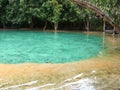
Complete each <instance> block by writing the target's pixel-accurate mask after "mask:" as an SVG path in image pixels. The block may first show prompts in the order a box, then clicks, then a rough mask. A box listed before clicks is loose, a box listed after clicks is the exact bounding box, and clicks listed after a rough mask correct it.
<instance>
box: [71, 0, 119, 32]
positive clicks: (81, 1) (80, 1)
mask: <svg viewBox="0 0 120 90" xmlns="http://www.w3.org/2000/svg"><path fill="white" fill-rule="evenodd" d="M72 1H73V2H75V3H76V4H77V5H78V6H82V7H85V8H88V9H90V10H92V11H94V12H96V13H97V14H98V15H99V16H100V17H101V18H103V20H105V21H107V22H108V23H110V24H111V25H112V26H113V27H115V28H116V31H117V32H118V33H120V26H119V25H118V24H117V23H115V22H114V21H113V20H112V19H111V18H110V17H109V16H107V15H106V14H105V13H104V12H103V11H102V10H100V9H99V8H98V7H96V6H95V5H92V4H90V3H88V2H86V1H84V0H72Z"/></svg>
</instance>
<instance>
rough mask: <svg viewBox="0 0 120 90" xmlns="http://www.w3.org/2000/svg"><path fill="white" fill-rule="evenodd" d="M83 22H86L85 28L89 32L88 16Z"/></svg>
mask: <svg viewBox="0 0 120 90" xmlns="http://www.w3.org/2000/svg"><path fill="white" fill-rule="evenodd" d="M85 21H86V26H85V28H86V30H87V31H89V30H90V22H89V16H87V17H86V18H85Z"/></svg>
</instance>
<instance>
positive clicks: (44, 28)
mask: <svg viewBox="0 0 120 90" xmlns="http://www.w3.org/2000/svg"><path fill="white" fill-rule="evenodd" d="M46 27H47V20H46V21H45V25H44V27H43V31H45V30H46Z"/></svg>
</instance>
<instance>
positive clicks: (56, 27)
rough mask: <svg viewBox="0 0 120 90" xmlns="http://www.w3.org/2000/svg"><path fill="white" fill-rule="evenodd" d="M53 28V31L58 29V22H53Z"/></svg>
mask: <svg viewBox="0 0 120 90" xmlns="http://www.w3.org/2000/svg"><path fill="white" fill-rule="evenodd" d="M54 30H55V32H57V30H58V22H54Z"/></svg>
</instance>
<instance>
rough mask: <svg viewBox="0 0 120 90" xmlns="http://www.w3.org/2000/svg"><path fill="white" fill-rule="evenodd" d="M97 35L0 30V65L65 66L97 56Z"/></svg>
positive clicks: (99, 47)
mask: <svg viewBox="0 0 120 90" xmlns="http://www.w3.org/2000/svg"><path fill="white" fill-rule="evenodd" d="M102 43H103V38H102V37H101V36H93V35H86V34H81V33H69V32H59V33H53V32H39V31H17V30H16V31H0V63H5V64H18V63H66V62H74V61H80V60H85V59H87V58H91V57H94V56H97V55H98V54H99V52H100V51H101V50H102V49H103V46H102Z"/></svg>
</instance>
